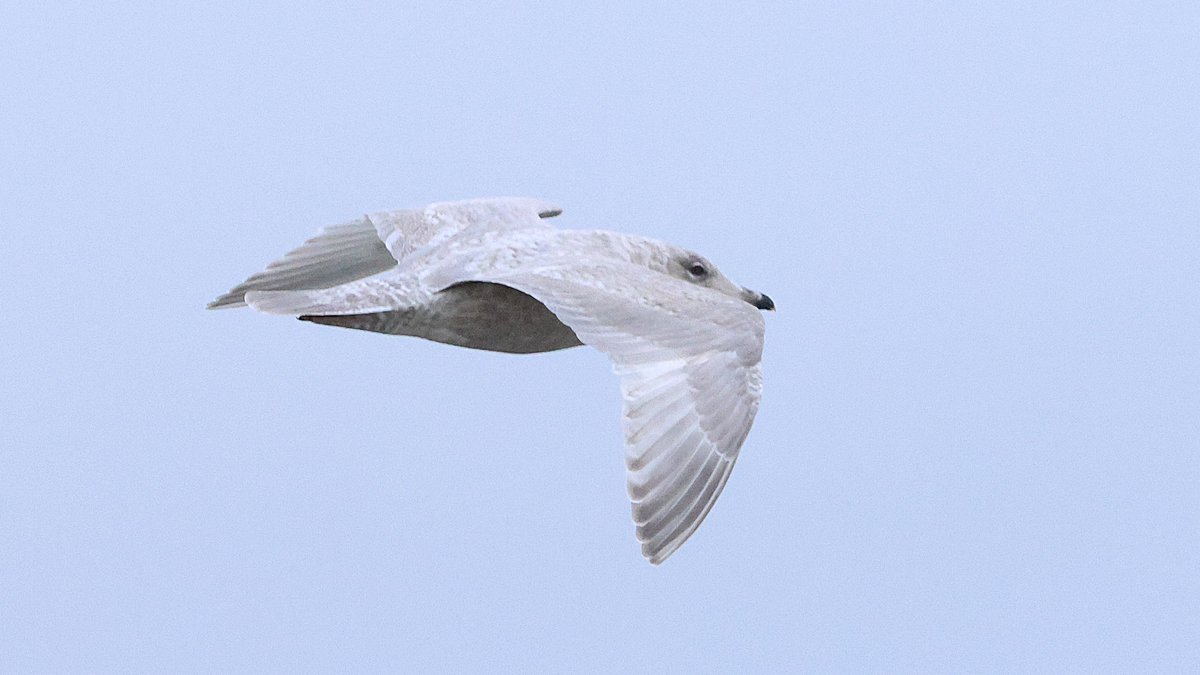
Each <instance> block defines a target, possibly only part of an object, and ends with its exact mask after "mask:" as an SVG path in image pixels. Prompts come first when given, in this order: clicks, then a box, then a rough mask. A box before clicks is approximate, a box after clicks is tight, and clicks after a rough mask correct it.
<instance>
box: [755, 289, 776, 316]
mask: <svg viewBox="0 0 1200 675" xmlns="http://www.w3.org/2000/svg"><path fill="white" fill-rule="evenodd" d="M754 306H755V307H757V308H759V309H766V310H770V311H772V312H774V311H775V301H774V300H772V299H771V296H769V295H767V294H766V293H759V294H758V302H755V303H754Z"/></svg>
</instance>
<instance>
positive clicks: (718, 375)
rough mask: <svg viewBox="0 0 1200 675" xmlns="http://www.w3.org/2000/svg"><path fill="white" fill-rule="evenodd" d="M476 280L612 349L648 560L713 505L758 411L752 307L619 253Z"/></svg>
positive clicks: (759, 325) (756, 324)
mask: <svg viewBox="0 0 1200 675" xmlns="http://www.w3.org/2000/svg"><path fill="white" fill-rule="evenodd" d="M479 280H480V281H491V282H494V283H502V284H505V285H509V286H512V287H513V288H516V289H517V290H520V291H522V292H524V293H527V294H529V295H532V296H533V297H535V298H537V299H538V300H540V301H541V302H542V303H544V304H545V305H546V306H547V307H549V308H550V310H551V311H553V312H554V313H555V315H557V316H558V318H559V320H560V321H562V322H563V323H565V324H566V325H567V326H569V327H570V328H571V329H572V330H574V331H575V334H576V335H578V336H579V339H580V340H581V341H582V342H583V343H584V344H588V345H591V346H593V347H595V348H597V349H599V350H600V351H602V352H604V353H605V354H607V355H608V356H609V358H611V359H612V360H613V362H614V364H615V368H614V369H615V371H616V372H617V374H618V375H620V377H621V390H622V393H623V394H624V425H623V426H624V431H625V445H626V454H625V462H626V467H627V469H628V491H629V498H630V500H632V502H633V519H634V522H635V524H636V525H637V536H638V540H639V541H640V542H641V544H642V554H643V555H645V556H646V557H647V558H648V559H649V560H650V562H651V563H654V564H658V563H661V562H662V561H663V560H666V559H667V557H668V556H670V555H671V554H672V553H674V552H675V550H676V549H678V548H679V547H680V546H681V545H682V544H683V542H684V541H686V540H687V539H688V537H690V536H691V534H692V533H693V532H695V531H696V528H697V527H699V526H700V523H701V522H702V521H703V520H704V517H705V516H706V515H708V512H709V510H710V509H712V506H713V504H714V503H715V502H716V500H717V497H718V496H720V494H721V490H722V489H723V488H724V487H725V482H726V481H727V480H728V478H729V473H730V471H732V469H733V464H734V462H735V461H736V459H737V455H738V451H739V449H740V448H741V446H742V443H743V442H744V441H745V439H746V435H747V434H748V433H749V431H750V425H751V424H752V423H753V421H754V416H755V414H756V413H757V412H758V403H759V399H760V397H761V393H762V371H761V368H760V366H759V361H760V358H761V355H762V341H763V321H762V317H761V316H760V315H759V313H758V311H757V310H756V309H755V308H753V307H752V306H750V305H749V304H747V303H745V302H743V301H741V300H737V299H734V298H730V297H728V296H725V295H723V294H720V293H717V292H715V291H711V290H709V289H706V288H701V287H698V286H694V285H691V284H688V283H687V282H684V281H680V280H677V279H674V278H671V277H668V276H666V275H662V274H656V273H654V272H651V271H650V270H648V269H646V268H643V267H637V266H634V265H629V264H626V263H618V262H606V263H603V264H599V265H594V266H580V265H578V264H576V265H572V266H553V267H543V268H540V269H533V270H525V271H521V272H508V273H503V274H497V275H494V276H485V278H483V279H479Z"/></svg>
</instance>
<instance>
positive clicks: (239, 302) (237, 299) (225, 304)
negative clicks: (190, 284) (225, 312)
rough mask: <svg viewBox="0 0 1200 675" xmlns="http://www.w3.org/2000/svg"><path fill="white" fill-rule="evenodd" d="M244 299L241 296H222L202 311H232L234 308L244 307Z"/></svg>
mask: <svg viewBox="0 0 1200 675" xmlns="http://www.w3.org/2000/svg"><path fill="white" fill-rule="evenodd" d="M245 306H246V299H245V297H244V296H242V295H240V294H239V295H229V294H226V295H222V296H221V297H219V298H217V299H216V300H213V301H212V302H210V303H208V304H207V305H205V306H204V309H233V308H235V307H245Z"/></svg>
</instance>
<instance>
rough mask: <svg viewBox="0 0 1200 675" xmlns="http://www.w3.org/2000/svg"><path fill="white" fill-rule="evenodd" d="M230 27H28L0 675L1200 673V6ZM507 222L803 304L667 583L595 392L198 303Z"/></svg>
mask: <svg viewBox="0 0 1200 675" xmlns="http://www.w3.org/2000/svg"><path fill="white" fill-rule="evenodd" d="M245 5H246V3H193V4H191V5H185V4H183V3H145V4H143V5H137V4H115V5H108V6H102V5H100V4H96V5H95V6H92V7H90V8H89V7H84V6H77V3H67V4H60V3H36V4H33V3H6V4H5V5H4V7H3V8H2V9H0V25H3V26H4V34H5V36H4V39H3V41H0V217H2V222H0V251H2V253H0V255H2V256H3V260H4V264H3V266H2V267H0V279H2V280H3V285H4V288H5V289H6V292H5V293H4V295H3V300H2V302H3V311H0V331H2V335H3V340H2V343H0V368H2V369H3V374H4V377H3V381H2V382H0V390H2V393H3V396H2V401H3V408H2V410H3V413H2V416H0V671H2V672H56V671H57V672H69V671H76V672H78V671H90V672H105V671H107V672H263V671H290V672H297V671H338V672H355V671H359V672H362V671H392V672H397V671H410V672H429V671H436V670H455V671H460V672H461V671H483V670H486V671H489V672H505V671H507V672H531V671H534V670H541V671H549V670H557V671H564V670H570V671H575V672H587V671H595V672H649V671H676V672H682V671H691V672H718V671H725V672H745V671H760V672H781V671H787V670H802V671H809V672H856V671H858V672H862V671H875V672H881V671H890V672H904V671H907V672H923V673H924V672H1014V671H1034V670H1038V671H1057V672H1071V671H1073V672H1089V671H1091V672H1094V671H1099V670H1110V671H1111V670H1122V671H1126V672H1133V671H1156V672H1172V671H1173V672H1179V671H1184V670H1191V671H1193V672H1194V669H1195V668H1196V666H1197V663H1198V662H1200V574H1198V573H1197V570H1198V569H1200V456H1198V452H1197V451H1198V450H1200V122H1198V119H1200V115H1198V112H1197V111H1198V110H1200V39H1197V36H1198V35H1200V9H1197V7H1196V5H1195V3H1193V2H1179V3H1153V2H1151V3H1146V2H1136V3H1135V2H1129V3H1106V2H1099V3H1097V2H1058V3H1023V2H1018V3H998V4H995V6H992V5H991V4H989V3H975V2H967V3H964V2H946V3H931V4H923V5H917V4H916V3H901V4H898V5H897V4H892V3H880V4H875V3H845V2H815V3H778V4H767V3H763V4H753V3H749V4H739V5H737V6H736V7H732V6H729V5H726V4H725V3H721V4H715V5H691V6H689V7H687V8H686V9H676V8H669V7H666V6H657V7H656V6H647V4H646V3H615V2H609V3H603V4H599V3H598V4H597V5H596V6H594V7H587V6H583V5H580V4H578V3H558V4H553V5H551V6H546V5H545V4H544V3H526V4H514V3H487V4H486V5H485V6H477V7H473V8H472V7H462V6H459V7H452V6H450V4H449V3H440V2H438V3H435V2H427V3H426V2H422V3H407V2H405V3H379V4H377V5H373V4H363V3H337V4H331V5H330V6H313V5H307V4H304V3H301V4H299V5H297V4H296V3H255V6H254V7H252V8H251V7H247V6H245ZM481 5H482V3H481ZM1046 5H1052V6H1049V7H1047V6H1046ZM488 195H530V196H537V197H543V198H546V199H549V200H552V201H554V202H556V203H558V204H561V205H562V206H563V207H565V209H566V212H565V213H564V215H563V216H561V217H560V218H559V219H558V221H556V224H557V225H558V226H560V227H564V228H604V229H612V230H618V231H625V232H632V233H638V234H644V235H648V236H652V237H655V238H659V239H663V240H666V241H670V242H673V243H676V244H680V245H684V246H689V247H692V248H695V249H697V250H699V251H700V252H702V253H703V254H705V255H706V256H708V257H710V258H712V259H713V260H714V261H715V262H716V263H717V264H718V265H719V266H721V268H722V270H723V271H724V272H726V273H727V274H728V275H729V276H730V277H731V278H733V279H735V280H737V281H738V282H739V283H741V284H744V285H746V286H749V287H751V288H755V289H758V290H761V291H764V292H766V293H769V294H770V295H771V297H772V298H774V299H775V301H776V303H777V304H778V307H779V311H778V312H777V313H775V314H769V315H767V316H766V322H767V336H766V337H767V340H766V348H765V352H764V357H763V363H764V373H765V392H764V397H763V401H762V407H761V409H760V411H759V415H758V420H757V423H756V424H755V427H754V430H753V431H752V433H751V434H750V437H749V439H748V441H747V442H746V445H745V447H744V448H743V451H742V455H741V459H740V461H739V463H738V466H737V469H736V470H735V471H734V473H733V476H732V478H731V480H730V481H729V484H728V486H727V488H726V489H725V492H724V495H723V496H722V498H721V499H720V501H719V502H718V504H717V506H716V508H715V509H714V510H713V511H712V513H711V515H710V516H709V518H708V520H707V521H706V522H705V523H704V525H703V527H701V528H700V529H699V530H698V532H697V533H696V535H695V536H694V537H693V538H692V539H691V541H689V542H688V543H687V544H686V545H685V546H684V547H683V548H682V549H681V550H680V551H679V552H678V553H676V554H675V556H674V557H673V558H671V559H670V560H668V561H667V562H666V563H665V564H664V565H662V566H661V567H652V566H650V565H649V564H647V563H646V562H645V561H644V560H643V559H642V557H641V555H640V553H639V549H638V546H637V543H636V541H635V539H634V533H633V525H632V523H631V522H630V516H629V505H628V502H627V500H626V496H625V487H624V467H623V451H622V439H621V430H620V423H619V415H620V395H619V390H618V383H617V379H616V377H615V376H614V375H613V374H612V373H611V370H610V367H609V364H608V363H607V361H606V359H605V358H604V357H603V356H602V355H600V354H599V353H598V352H595V351H593V350H589V349H574V350H568V351H565V352H560V353H554V354H545V355H537V356H509V355H499V354H492V353H486V352H473V351H470V350H463V349H455V348H451V347H447V346H444V345H438V344H434V343H428V342H423V341H419V340H415V339H409V338H399V337H389V336H380V335H374V334H367V333H360V332H355V331H345V330H336V329H332V328H326V327H321V326H314V325H308V324H302V323H300V322H296V321H290V320H286V319H281V318H275V317H268V316H263V315H257V314H255V313H253V312H250V311H248V310H239V311H228V312H219V313H217V312H207V311H205V310H204V305H205V303H206V302H207V301H209V300H211V299H212V298H214V297H215V296H216V295H217V294H219V293H221V292H223V291H225V290H227V289H228V288H229V287H230V286H231V285H233V284H235V283H237V282H239V281H241V280H242V279H243V278H244V277H245V276H247V275H248V274H250V273H252V272H255V271H258V270H259V269H261V268H262V266H263V265H264V264H265V263H267V262H268V261H270V260H272V259H274V258H275V257H277V256H278V255H279V254H281V253H283V252H284V251H286V250H288V249H290V248H292V247H293V246H295V245H297V244H298V243H300V242H301V241H303V240H304V239H305V238H307V237H308V236H310V235H312V234H313V233H314V232H316V230H317V229H318V228H319V227H321V226H323V225H327V224H331V223H337V222H343V221H345V220H349V219H351V218H355V217H358V216H359V215H361V214H362V213H365V212H368V211H374V210H379V209H388V208H400V207H406V206H416V205H421V204H423V203H426V202H429V201H434V200H443V199H457V198H463V197H475V196H488Z"/></svg>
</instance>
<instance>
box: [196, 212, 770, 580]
mask: <svg viewBox="0 0 1200 675" xmlns="http://www.w3.org/2000/svg"><path fill="white" fill-rule="evenodd" d="M560 213H562V209H560V208H558V207H556V206H553V205H551V204H549V203H547V202H544V201H541V200H537V199H527V198H493V199H473V200H466V201H457V202H439V203H434V204H430V205H428V206H426V207H424V208H417V209H403V210H398V211H384V212H380V213H372V214H369V215H366V216H363V217H362V218H359V219H357V220H353V221H350V222H348V223H344V224H341V225H333V226H330V227H326V228H324V229H323V230H321V231H320V232H319V233H318V234H317V235H316V236H315V237H313V238H312V239H309V240H308V241H306V242H305V243H304V244H303V245H301V246H300V247H299V248H297V249H295V250H293V251H291V252H290V253H288V254H286V255H285V256H283V257H282V258H280V259H279V260H276V261H275V262H273V263H271V264H270V265H268V266H267V268H266V270H264V271H262V272H260V273H258V274H255V275H253V276H251V277H250V278H248V279H246V280H245V281H243V282H242V283H240V284H238V285H237V286H235V287H234V288H233V290H231V291H229V292H228V293H226V294H224V295H222V296H220V297H218V298H217V299H216V300H214V301H212V302H211V303H209V305H208V307H209V309H218V308H226V307H244V306H247V305H248V306H250V307H253V308H254V309H256V310H258V311H260V312H265V313H267V314H281V315H287V316H295V317H298V318H299V319H300V320H302V321H310V322H312V323H318V324H326V325H330V326H341V327H344V328H355V329H359V330H366V331H374V332H377V333H387V334H391V335H410V336H415V337H420V338H425V339H427V340H434V341H436V342H442V343H446V344H450V345H457V346H460V347H469V348H472V349H486V350H491V351H497V352H508V353H516V354H529V353H535V352H548V351H554V350H558V349H566V348H569V347H577V346H579V345H589V346H591V347H595V348H596V349H598V350H600V351H601V352H603V353H604V354H606V355H608V357H609V358H610V359H612V361H613V364H614V370H615V371H616V373H617V374H618V375H619V376H620V379H621V392H622V394H623V396H624V410H623V419H622V425H623V427H624V432H625V465H626V467H627V469H628V471H627V488H628V493H629V498H630V500H631V501H632V503H633V520H634V523H635V524H636V526H637V538H638V540H639V541H640V542H641V546H642V554H643V555H644V556H645V557H646V558H647V559H649V561H650V562H651V563H653V564H656V565H657V564H659V563H661V562H662V561H664V560H666V559H667V557H669V556H670V555H671V554H672V553H674V552H675V551H676V549H678V548H679V547H680V546H681V545H682V544H683V542H684V541H686V540H687V539H688V537H690V536H691V535H692V533H693V532H695V531H696V528H697V527H699V526H700V523H701V521H703V520H704V517H705V516H707V515H708V512H709V510H710V509H711V508H712V506H713V504H714V503H715V502H716V500H717V497H718V496H719V495H720V494H721V490H722V489H723V488H724V487H725V481H727V480H728V479H729V473H730V471H731V470H732V469H733V465H734V462H735V461H736V460H737V456H738V451H739V450H740V449H741V447H742V443H743V442H744V441H745V440H746V435H747V434H748V433H749V432H750V425H751V423H752V422H753V421H754V416H755V413H757V412H758V404H759V399H760V397H761V394H762V368H761V365H760V359H761V356H762V347H763V328H764V324H763V319H762V315H761V314H760V313H759V311H758V310H773V309H775V304H774V303H773V302H772V301H771V298H770V297H768V296H766V295H764V294H762V293H759V292H756V291H752V290H749V289H747V288H744V287H742V286H739V285H737V284H735V283H734V282H732V281H730V280H729V279H728V278H726V277H725V275H723V274H721V272H720V271H719V270H718V269H717V267H716V266H715V265H713V264H712V262H710V261H709V260H708V259H707V258H705V257H703V256H701V255H699V254H697V253H695V252H692V251H689V250H687V249H683V248H679V247H677V246H672V245H669V244H665V243H662V242H658V241H654V240H652V239H647V238H645V237H639V236H634V235H628V234H619V233H615V232H607V231H601V230H559V229H555V228H554V227H552V226H551V225H549V223H548V222H547V219H548V218H551V217H553V216H557V215H558V214H560Z"/></svg>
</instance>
